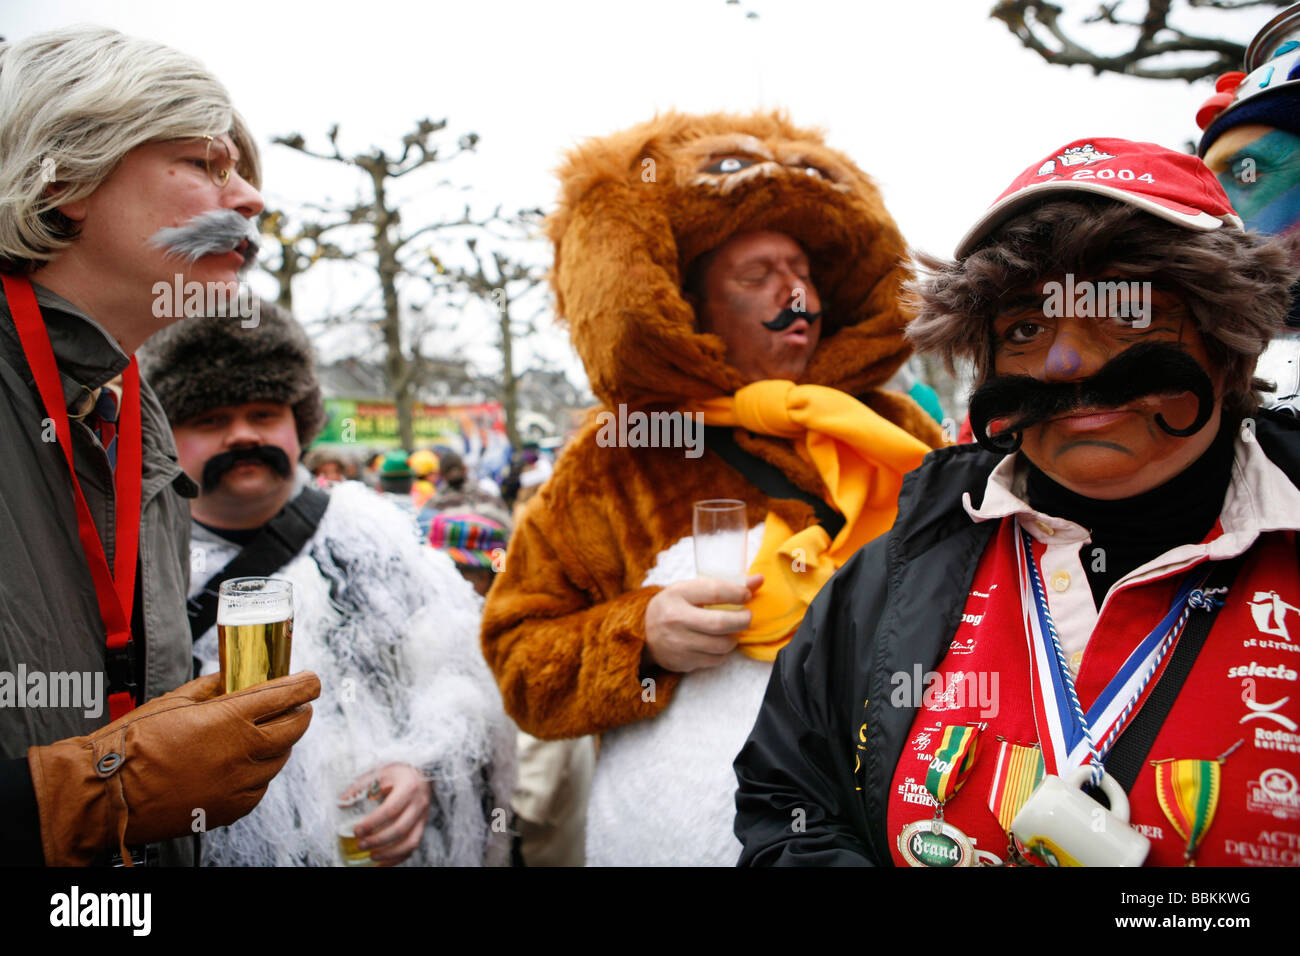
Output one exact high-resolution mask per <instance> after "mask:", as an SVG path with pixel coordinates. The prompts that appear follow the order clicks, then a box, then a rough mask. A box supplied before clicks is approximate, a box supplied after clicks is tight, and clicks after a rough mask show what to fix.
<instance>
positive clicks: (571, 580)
mask: <svg viewBox="0 0 1300 956" xmlns="http://www.w3.org/2000/svg"><path fill="white" fill-rule="evenodd" d="M560 175H561V181H562V190H561V197H560V204H559V208H558V209H557V211H556V212H555V214H554V215H553V216H552V217H551V219H550V223H549V232H550V236H551V239H552V241H553V242H554V244H555V265H554V272H553V282H554V286H555V290H556V293H557V301H558V309H559V312H560V314H561V315H562V316H564V318H565V319H566V320H567V322H568V323H569V326H570V329H571V334H572V337H573V342H574V345H575V347H576V348H577V350H578V352H579V354H580V355H581V356H582V358H583V361H584V363H585V366H586V370H587V374H588V377H589V378H590V381H591V386H592V389H593V390H594V391H595V393H596V395H597V397H598V398H599V399H600V401H601V403H602V406H603V407H602V409H601V410H600V411H599V413H598V414H597V415H595V416H593V417H592V419H591V420H590V421H589V422H588V423H587V425H586V427H584V428H583V429H582V430H581V431H580V432H579V433H578V434H577V435H576V436H575V437H574V439H573V441H572V442H571V444H570V445H569V447H568V448H566V450H565V451H564V453H563V454H562V455H561V456H560V459H559V461H558V462H557V464H556V466H555V473H554V475H553V477H552V478H551V479H550V480H549V481H548V482H547V483H546V484H545V485H544V486H543V487H542V489H541V491H540V492H539V493H538V495H537V496H536V498H534V499H533V500H532V501H530V502H529V503H528V505H527V506H526V508H525V509H524V510H523V515H522V518H521V519H520V520H519V523H518V525H517V527H516V530H515V533H514V536H513V538H512V539H511V544H510V548H509V552H508V554H507V558H506V568H505V570H504V572H503V573H502V574H501V576H500V577H499V579H498V580H497V582H496V584H495V585H494V586H493V589H492V591H491V592H490V593H489V597H488V603H487V606H486V608H485V610H484V626H483V646H484V651H485V653H486V654H487V657H488V660H489V662H490V663H491V664H492V667H493V669H494V671H495V672H496V675H497V679H498V682H499V684H500V687H501V691H502V696H503V698H504V699H505V701H506V707H507V709H508V710H509V712H510V713H511V715H512V716H513V717H514V718H515V720H516V721H517V722H518V723H519V725H520V727H521V728H522V729H524V730H525V731H527V732H529V733H531V734H534V735H536V736H538V737H542V738H559V737H573V736H579V735H583V734H593V733H599V734H603V737H602V740H601V750H600V757H599V760H598V763H597V768H596V775H595V781H594V784H593V789H592V794H591V802H590V809H589V817H588V820H589V823H588V831H587V854H588V860H589V862H592V863H614V864H618V863H622V864H636V863H659V864H674V863H704V864H721V865H728V864H731V863H734V862H735V860H736V856H737V854H738V852H739V849H740V847H739V844H738V843H737V842H736V840H735V838H734V837H733V836H732V834H731V818H732V813H733V804H732V794H733V791H734V781H733V780H732V778H731V771H730V764H731V760H732V758H733V757H734V756H735V753H736V750H737V749H738V748H739V746H740V744H741V743H742V742H743V740H744V735H745V733H746V731H747V730H748V729H749V726H750V724H751V722H752V720H753V717H754V714H755V713H756V712H757V707H758V703H759V701H760V699H761V695H762V688H763V686H764V685H765V684H766V682H767V679H768V675H769V673H770V671H771V666H772V665H771V662H772V660H773V658H774V657H775V656H776V654H777V651H778V650H779V649H780V648H781V647H782V646H783V645H784V644H785V642H786V641H787V640H788V638H789V635H790V634H791V633H792V631H793V630H794V628H795V627H796V626H797V625H798V623H799V620H800V618H801V617H802V616H803V612H804V609H805V608H806V606H807V603H808V601H809V600H811V598H812V596H813V595H814V594H815V593H816V591H817V589H818V588H819V587H820V586H821V585H822V584H823V583H824V582H825V581H826V580H827V579H828V578H829V577H830V575H831V573H832V572H833V571H834V569H835V568H836V567H837V566H838V565H839V563H840V562H842V561H843V560H844V559H845V558H847V557H848V555H850V554H851V553H852V552H853V551H854V550H856V549H857V548H858V547H860V546H861V545H862V544H863V543H865V542H866V541H868V540H870V539H871V538H872V537H874V536H875V535H877V534H879V533H880V532H882V531H884V530H885V529H887V528H888V527H889V525H890V523H891V522H892V521H893V516H894V508H895V499H896V497H897V494H898V489H899V486H900V484H901V481H902V476H903V474H904V473H905V472H907V471H908V470H910V469H911V468H913V467H915V466H916V465H917V464H918V463H919V462H920V460H921V458H922V457H923V456H924V454H925V453H926V451H927V450H928V449H929V448H930V447H931V446H936V445H938V444H940V443H941V438H940V434H939V429H938V427H937V426H936V425H935V424H934V423H933V421H931V420H930V419H928V418H927V416H926V415H925V413H924V412H923V411H922V410H921V409H920V408H919V407H917V406H916V405H915V403H913V402H912V401H911V400H910V399H907V398H905V397H903V396H900V395H897V394H893V393H888V392H885V391H882V390H880V389H879V388H878V386H880V385H881V384H882V383H884V382H885V381H886V380H887V379H888V378H889V377H890V376H891V375H892V374H893V373H894V371H895V370H896V369H897V368H898V366H899V364H900V363H901V362H902V361H903V360H904V358H905V357H906V355H907V352H908V350H907V347H906V346H905V344H904V343H903V340H902V328H903V325H904V323H905V321H906V313H905V312H904V310H903V308H902V306H901V305H900V303H899V298H898V293H899V287H900V283H901V282H902V280H903V278H904V277H905V275H906V266H905V264H904V258H905V257H904V244H903V240H902V238H901V237H900V235H899V233H898V230H897V228H896V227H895V226H894V223H893V221H892V220H891V219H890V217H889V214H888V213H887V212H886V211H885V208H884V205H883V203H882V202H881V199H880V196H879V194H878V193H877V192H876V189H875V187H874V186H873V185H872V183H871V181H870V180H869V179H868V178H867V177H866V176H865V175H864V174H863V173H862V171H861V170H859V169H858V168H857V167H856V166H854V165H853V163H852V162H851V161H850V160H849V159H848V158H847V157H846V156H844V155H842V154H841V153H838V152H835V151H834V150H832V149H829V148H828V147H827V146H825V144H824V143H823V141H822V139H821V137H820V135H818V134H817V133H815V132H812V131H810V130H806V129H801V128H799V127H796V126H794V125H793V124H791V123H790V122H789V121H788V120H786V119H785V118H784V117H782V116H780V115H775V114H766V113H759V114H755V115H751V116H731V115H724V114H716V115H711V116H686V115H681V114H667V115H664V116H661V117H659V118H657V119H655V120H652V121H651V122H649V123H645V124H642V125H640V126H637V127H634V128H632V129H630V130H627V131H625V132H623V133H620V134H617V135H614V136H610V137H607V138H605V139H601V140H594V141H591V142H588V143H585V144H583V145H582V146H581V147H579V148H578V149H577V150H576V151H575V152H574V153H573V154H572V156H571V157H570V158H569V161H568V163H567V164H566V166H565V167H564V168H563V170H562V171H561V174H560ZM710 498H732V499H737V500H739V501H742V502H743V503H744V504H745V507H746V522H747V524H748V525H749V542H750V548H749V551H750V553H749V556H748V560H749V562H750V563H749V571H750V576H749V577H748V579H747V580H746V581H744V582H740V581H733V582H727V581H723V580H719V579H715V578H697V576H696V573H695V563H694V553H693V545H692V502H694V501H698V500H701V499H710ZM720 604H731V605H744V608H743V609H742V610H718V609H714V608H712V607H710V606H711V605H720Z"/></svg>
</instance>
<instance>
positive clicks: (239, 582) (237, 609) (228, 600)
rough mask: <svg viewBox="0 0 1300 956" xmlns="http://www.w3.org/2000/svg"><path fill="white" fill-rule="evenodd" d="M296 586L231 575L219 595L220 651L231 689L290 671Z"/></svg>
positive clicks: (223, 676) (223, 675)
mask: <svg viewBox="0 0 1300 956" xmlns="http://www.w3.org/2000/svg"><path fill="white" fill-rule="evenodd" d="M292 644H293V585H292V584H290V583H289V582H288V581H277V580H275V579H274V578H231V579H230V580H229V581H223V582H221V590H220V591H219V592H218V599H217V653H218V656H219V657H220V659H221V683H222V687H223V688H224V691H225V693H227V694H229V693H232V692H234V691H237V690H243V689H244V688H245V687H252V686H253V685H255V684H260V683H262V682H263V681H268V680H271V679H273V678H276V677H287V676H288V674H289V651H290V648H291V647H292Z"/></svg>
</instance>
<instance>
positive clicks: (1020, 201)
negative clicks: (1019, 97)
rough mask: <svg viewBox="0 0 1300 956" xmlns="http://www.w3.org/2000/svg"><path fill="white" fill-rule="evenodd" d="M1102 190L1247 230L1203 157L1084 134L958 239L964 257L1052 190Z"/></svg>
mask: <svg viewBox="0 0 1300 956" xmlns="http://www.w3.org/2000/svg"><path fill="white" fill-rule="evenodd" d="M1068 192H1085V193H1096V194H1098V195H1101V196H1108V197H1110V198H1111V199H1115V200H1118V201H1119V202H1122V203H1128V204H1129V205H1130V206H1136V207H1137V208H1138V209H1141V210H1143V211H1145V212H1149V213H1151V214H1152V215H1154V216H1159V217H1160V218H1161V219H1166V220H1168V221H1169V222H1172V223H1176V224H1177V225H1180V226H1184V227H1186V228H1188V229H1199V230H1202V231H1206V232H1208V231H1210V230H1212V229H1218V228H1219V227H1220V226H1222V225H1224V224H1225V223H1227V224H1228V225H1230V226H1235V227H1237V228H1238V229H1241V228H1242V224H1241V218H1240V217H1239V216H1238V215H1237V213H1236V212H1235V211H1234V210H1233V208H1232V204H1231V203H1229V202H1228V194H1227V193H1225V192H1224V191H1223V187H1222V186H1220V185H1219V181H1218V180H1217V179H1216V178H1215V177H1214V174H1213V173H1212V172H1210V170H1209V167H1207V166H1206V165H1205V164H1204V163H1203V162H1201V161H1200V160H1199V159H1198V158H1196V157H1195V156H1189V155H1187V154H1186V153H1179V152H1176V151H1174V150H1172V149H1166V148H1165V147H1163V146H1157V145H1156V144H1155V143H1134V142H1131V141H1129V140H1126V139H1105V138H1093V139H1076V140H1075V141H1074V142H1072V143H1067V144H1066V145H1065V146H1062V147H1061V148H1060V149H1058V150H1055V151H1053V152H1052V153H1051V154H1049V155H1048V156H1046V157H1045V158H1043V159H1042V160H1039V161H1038V162H1036V163H1034V165H1032V166H1030V167H1029V168H1028V169H1026V170H1025V171H1024V172H1023V173H1021V174H1020V175H1019V176H1017V177H1016V179H1015V181H1014V182H1012V184H1011V185H1010V186H1008V187H1007V189H1006V191H1005V192H1003V193H1002V195H1001V196H999V197H998V198H997V201H996V202H994V203H993V205H992V206H990V207H989V209H988V212H986V213H984V215H983V216H982V217H980V220H979V222H977V223H975V225H973V226H972V227H971V228H970V230H969V231H968V232H967V233H966V235H964V236H963V237H962V239H961V241H960V242H959V243H957V251H956V253H955V255H956V258H958V259H962V258H965V257H966V256H968V255H970V253H971V251H972V250H973V249H974V248H975V246H977V245H978V244H979V243H980V242H981V240H983V239H984V238H985V237H986V236H987V235H988V234H989V233H991V232H992V231H993V230H994V229H995V228H997V227H998V226H999V225H1001V224H1002V223H1003V222H1005V221H1006V220H1008V219H1010V218H1011V217H1012V216H1014V215H1016V214H1017V213H1019V212H1020V211H1021V210H1023V209H1025V208H1027V207H1029V206H1032V205H1034V204H1036V203H1039V202H1042V201H1043V200H1044V199H1045V198H1047V197H1048V196H1051V195H1055V194H1059V193H1068Z"/></svg>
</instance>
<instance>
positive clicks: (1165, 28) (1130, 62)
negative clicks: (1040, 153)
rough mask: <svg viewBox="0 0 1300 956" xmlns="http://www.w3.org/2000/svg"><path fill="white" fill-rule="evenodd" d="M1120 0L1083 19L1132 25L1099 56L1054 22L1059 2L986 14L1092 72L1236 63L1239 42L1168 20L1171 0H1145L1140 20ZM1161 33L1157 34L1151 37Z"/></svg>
mask: <svg viewBox="0 0 1300 956" xmlns="http://www.w3.org/2000/svg"><path fill="white" fill-rule="evenodd" d="M1123 2H1124V0H1114V2H1110V3H1102V4H1100V5H1099V6H1098V8H1097V11H1096V12H1095V13H1093V14H1092V15H1091V16H1090V17H1087V18H1086V19H1085V20H1084V22H1085V23H1087V24H1107V25H1110V26H1114V27H1121V28H1125V29H1132V30H1136V34H1135V39H1134V42H1133V45H1132V47H1131V48H1130V49H1128V50H1126V51H1125V52H1123V53H1119V54H1116V55H1113V56H1103V55H1102V54H1100V53H1097V52H1096V51H1095V50H1093V49H1091V48H1089V47H1088V46H1085V45H1084V44H1083V43H1082V42H1080V41H1079V40H1077V39H1076V38H1075V37H1073V36H1071V35H1070V34H1068V33H1067V32H1066V30H1065V28H1064V27H1063V26H1062V25H1061V23H1060V18H1061V16H1062V14H1063V13H1064V12H1065V11H1064V8H1062V7H1060V6H1058V5H1056V4H1054V3H1048V2H1045V0H1000V2H999V3H998V4H997V5H996V6H995V7H994V8H993V10H992V12H991V13H990V16H992V17H993V18H994V19H996V20H1001V21H1002V22H1003V23H1004V24H1006V26H1007V29H1008V30H1010V31H1011V32H1012V33H1013V34H1014V35H1015V36H1016V38H1017V39H1019V40H1020V42H1021V44H1022V45H1023V46H1024V47H1025V48H1026V49H1029V50H1033V51H1034V52H1035V53H1037V54H1038V55H1039V56H1041V57H1042V58H1043V59H1044V60H1046V61H1047V62H1048V63H1052V64H1056V65H1059V66H1087V67H1090V68H1091V69H1092V71H1093V72H1094V73H1097V74H1101V73H1122V74H1125V75H1127V76H1140V77H1145V78H1148V79H1156V80H1186V81H1187V82H1189V83H1190V82H1193V81H1195V80H1200V79H1205V78H1213V77H1215V76H1218V75H1219V74H1221V73H1227V72H1229V71H1232V70H1237V69H1240V68H1241V62H1242V59H1243V58H1244V57H1245V53H1246V48H1245V45H1244V44H1241V43H1234V42H1233V41H1231V40H1226V39H1223V38H1220V37H1211V36H1200V35H1196V34H1192V33H1188V32H1186V31H1185V30H1181V29H1179V28H1178V27H1175V26H1173V25H1171V24H1170V22H1169V19H1170V16H1171V14H1172V13H1174V9H1173V8H1174V6H1175V0H1149V2H1148V3H1147V9H1146V14H1145V15H1144V16H1143V17H1142V19H1141V20H1126V19H1122V18H1121V17H1120V16H1119V13H1118V11H1119V9H1120V7H1121V6H1122V4H1123ZM1184 2H1185V3H1186V4H1187V5H1188V6H1191V7H1208V8H1211V9H1219V10H1236V9H1241V8H1244V7H1254V6H1265V7H1283V6H1286V5H1287V3H1288V0H1184ZM1158 37H1161V39H1157V38H1158ZM1189 52H1190V53H1202V54H1205V58H1203V59H1202V61H1201V62H1199V63H1196V64H1192V65H1188V66H1181V67H1161V66H1154V65H1152V64H1151V62H1150V61H1153V60H1155V59H1156V58H1158V57H1161V56H1164V55H1166V54H1169V53H1189Z"/></svg>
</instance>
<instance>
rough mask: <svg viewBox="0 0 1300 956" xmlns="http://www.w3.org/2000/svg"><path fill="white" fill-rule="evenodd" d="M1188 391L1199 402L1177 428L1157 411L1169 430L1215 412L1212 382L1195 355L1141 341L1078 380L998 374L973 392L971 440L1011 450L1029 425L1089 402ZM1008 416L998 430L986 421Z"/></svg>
mask: <svg viewBox="0 0 1300 956" xmlns="http://www.w3.org/2000/svg"><path fill="white" fill-rule="evenodd" d="M1179 392H1191V393H1192V394H1193V395H1195V396H1196V399H1197V402H1198V406H1197V411H1196V419H1195V420H1194V421H1193V422H1192V423H1191V424H1190V425H1188V426H1187V427H1186V428H1175V427H1173V426H1172V425H1170V424H1169V423H1168V422H1167V421H1165V419H1164V416H1163V415H1161V414H1159V413H1156V416H1155V420H1156V424H1157V425H1159V426H1160V428H1161V429H1162V430H1163V431H1165V432H1166V433H1168V434H1170V435H1175V436H1177V437H1179V438H1186V437H1187V436H1189V435H1194V434H1196V433H1197V432H1198V431H1200V430H1201V429H1202V428H1204V427H1205V423H1206V422H1208V421H1209V420H1210V416H1211V415H1213V414H1214V384H1213V383H1212V382H1211V381H1210V377H1209V376H1208V375H1206V374H1205V370H1204V369H1202V368H1201V366H1200V365H1198V364H1197V363H1196V360H1195V359H1193V358H1192V357H1191V356H1189V355H1188V354H1187V353H1186V352H1184V351H1182V350H1181V349H1179V348H1177V347H1175V346H1173V345H1169V344H1167V343H1163V342H1144V343H1142V344H1141V345H1135V346H1133V347H1132V348H1130V349H1125V350H1124V351H1123V352H1121V353H1120V354H1119V355H1116V356H1115V357H1114V358H1113V359H1111V360H1110V361H1109V362H1107V363H1106V364H1105V365H1103V366H1102V367H1101V368H1100V369H1099V370H1098V371H1097V373H1096V374H1095V375H1093V376H1092V377H1091V378H1088V379H1085V380H1084V381H1082V382H1041V381H1039V380H1038V379H1036V378H1031V377H1030V376H1028V375H1000V376H998V377H997V378H993V379H990V380H989V381H987V382H985V383H984V384H983V385H981V386H980V387H979V388H977V389H976V390H975V392H974V393H973V394H972V395H971V399H970V424H971V430H972V431H973V432H974V434H975V440H976V441H977V442H979V443H980V445H982V446H983V447H985V448H987V449H988V450H989V451H991V452H995V453H997V454H1000V455H1009V454H1011V453H1012V452H1014V451H1016V450H1017V449H1019V448H1020V443H1021V441H1022V440H1023V438H1024V432H1025V429H1027V428H1032V427H1034V426H1035V425H1038V424H1040V423H1042V422H1045V421H1047V420H1048V419H1051V418H1058V417H1060V416H1062V415H1069V414H1071V413H1072V412H1074V411H1076V410H1082V409H1087V408H1099V409H1106V408H1118V407H1119V406H1121V405H1126V404H1128V403H1129V402H1131V401H1133V400H1134V399H1137V398H1142V397H1144V396H1147V395H1172V394H1176V393H1179ZM995 418H1010V419H1011V420H1012V421H1011V424H1009V425H1007V426H1006V427H1005V428H1003V429H1001V430H1000V431H999V432H998V434H996V435H990V434H989V433H988V426H989V422H991V421H993V420H994V419H995Z"/></svg>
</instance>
